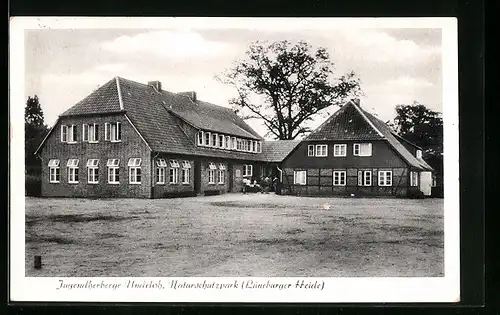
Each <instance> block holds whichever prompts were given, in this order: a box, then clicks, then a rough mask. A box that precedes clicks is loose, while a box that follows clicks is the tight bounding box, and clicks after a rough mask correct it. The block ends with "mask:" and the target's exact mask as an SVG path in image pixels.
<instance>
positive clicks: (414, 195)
mask: <svg viewBox="0 0 500 315" xmlns="http://www.w3.org/2000/svg"><path fill="white" fill-rule="evenodd" d="M408 198H411V199H423V198H425V195H424V193H423V192H421V191H420V190H409V191H408Z"/></svg>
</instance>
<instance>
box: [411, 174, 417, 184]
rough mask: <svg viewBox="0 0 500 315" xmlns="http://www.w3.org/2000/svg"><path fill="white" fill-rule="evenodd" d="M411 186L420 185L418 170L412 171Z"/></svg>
mask: <svg viewBox="0 0 500 315" xmlns="http://www.w3.org/2000/svg"><path fill="white" fill-rule="evenodd" d="M410 186H418V172H410Z"/></svg>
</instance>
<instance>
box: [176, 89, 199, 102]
mask: <svg viewBox="0 0 500 315" xmlns="http://www.w3.org/2000/svg"><path fill="white" fill-rule="evenodd" d="M177 94H179V95H182V96H187V97H189V98H190V99H191V101H193V102H196V92H195V91H188V92H180V93H177Z"/></svg>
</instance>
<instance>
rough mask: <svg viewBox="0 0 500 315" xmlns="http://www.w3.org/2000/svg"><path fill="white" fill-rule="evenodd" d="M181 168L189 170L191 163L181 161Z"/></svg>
mask: <svg viewBox="0 0 500 315" xmlns="http://www.w3.org/2000/svg"><path fill="white" fill-rule="evenodd" d="M182 168H191V163H190V162H189V161H182Z"/></svg>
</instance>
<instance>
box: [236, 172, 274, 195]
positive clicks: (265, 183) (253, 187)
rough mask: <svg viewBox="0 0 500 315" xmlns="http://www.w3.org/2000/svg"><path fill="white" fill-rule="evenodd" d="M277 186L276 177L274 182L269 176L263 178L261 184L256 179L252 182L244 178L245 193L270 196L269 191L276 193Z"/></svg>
mask: <svg viewBox="0 0 500 315" xmlns="http://www.w3.org/2000/svg"><path fill="white" fill-rule="evenodd" d="M277 184H278V178H277V177H274V178H273V180H272V181H271V178H270V177H269V176H265V177H262V178H261V180H260V183H258V182H257V180H255V179H254V180H253V181H252V180H251V179H249V178H243V193H246V192H250V191H252V192H260V193H263V194H264V193H266V194H268V193H269V191H276V187H277Z"/></svg>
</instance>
